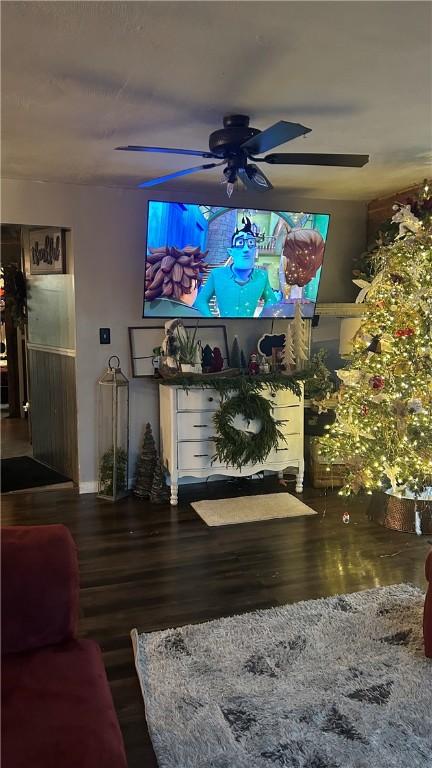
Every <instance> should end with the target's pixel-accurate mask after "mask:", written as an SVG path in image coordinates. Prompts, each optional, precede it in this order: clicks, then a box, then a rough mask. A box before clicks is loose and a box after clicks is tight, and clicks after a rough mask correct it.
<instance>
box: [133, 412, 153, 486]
mask: <svg viewBox="0 0 432 768" xmlns="http://www.w3.org/2000/svg"><path fill="white" fill-rule="evenodd" d="M156 460H157V452H156V445H155V441H154V438H153V433H152V428H151V426H150V424H149V423H147V424H146V427H145V432H144V439H143V444H142V448H141V453H140V456H139V458H138V460H137V466H136V475H135V488H134V491H133V492H134V495H135V496H138V498H140V499H146V498H148V497H149V496H150V491H151V488H152V483H153V475H154V472H155V467H156Z"/></svg>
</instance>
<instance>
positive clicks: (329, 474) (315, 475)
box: [309, 438, 347, 488]
mask: <svg viewBox="0 0 432 768" xmlns="http://www.w3.org/2000/svg"><path fill="white" fill-rule="evenodd" d="M309 469H310V476H311V482H312V487H313V488H340V487H341V486H342V485H343V484H344V482H345V478H346V471H347V470H346V466H345V464H344V463H343V462H342V461H341V462H329V461H328V459H326V458H325V457H324V456H322V455H321V454H320V453H319V439H318V438H311V441H310V458H309Z"/></svg>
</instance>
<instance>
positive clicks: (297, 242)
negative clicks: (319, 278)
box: [282, 229, 324, 287]
mask: <svg viewBox="0 0 432 768" xmlns="http://www.w3.org/2000/svg"><path fill="white" fill-rule="evenodd" d="M323 256H324V240H323V238H322V237H321V235H320V233H319V232H317V231H316V230H315V229H292V230H291V231H290V232H288V234H287V236H286V239H285V243H284V247H283V256H282V261H283V268H284V272H285V279H286V282H287V284H288V285H298V286H299V287H303V286H304V285H306V284H307V283H309V282H310V281H311V280H312V278H313V277H314V276H315V275H316V273H317V272H318V270H319V268H320V266H321V264H322V262H323Z"/></svg>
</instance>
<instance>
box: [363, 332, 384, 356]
mask: <svg viewBox="0 0 432 768" xmlns="http://www.w3.org/2000/svg"><path fill="white" fill-rule="evenodd" d="M366 351H367V352H372V353H373V354H376V355H380V354H381V341H380V337H379V336H373V337H372V341H371V343H370V344H369V346H368V347H367V349H366Z"/></svg>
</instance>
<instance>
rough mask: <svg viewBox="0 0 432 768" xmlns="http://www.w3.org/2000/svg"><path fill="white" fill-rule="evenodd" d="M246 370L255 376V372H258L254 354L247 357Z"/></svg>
mask: <svg viewBox="0 0 432 768" xmlns="http://www.w3.org/2000/svg"><path fill="white" fill-rule="evenodd" d="M248 371H249V373H250V374H251V376H255V375H256V374H257V373H259V364H258V359H257V355H256V354H252V355H251V356H250V358H249V365H248Z"/></svg>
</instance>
